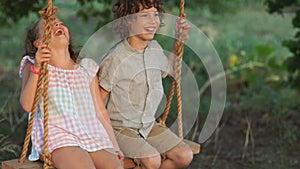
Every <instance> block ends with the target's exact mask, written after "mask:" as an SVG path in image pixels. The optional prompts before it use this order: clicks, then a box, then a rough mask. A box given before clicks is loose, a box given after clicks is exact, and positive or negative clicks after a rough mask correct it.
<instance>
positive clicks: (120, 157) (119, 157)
mask: <svg viewBox="0 0 300 169" xmlns="http://www.w3.org/2000/svg"><path fill="white" fill-rule="evenodd" d="M116 153H117V156H118V159H119V160H121V161H123V160H124V154H123V152H122V151H121V150H117V151H116Z"/></svg>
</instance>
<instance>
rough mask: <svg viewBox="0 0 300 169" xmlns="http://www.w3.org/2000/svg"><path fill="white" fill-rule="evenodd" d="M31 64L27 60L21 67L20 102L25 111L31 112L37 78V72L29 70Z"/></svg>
mask: <svg viewBox="0 0 300 169" xmlns="http://www.w3.org/2000/svg"><path fill="white" fill-rule="evenodd" d="M32 65H33V64H32V63H30V62H27V63H26V65H25V67H24V69H23V78H22V89H21V95H20V103H21V105H22V107H23V109H24V110H25V111H26V112H31V110H32V105H33V100H34V95H35V92H36V88H37V83H38V78H39V75H38V74H34V73H32V72H31V71H30V67H31V66H32Z"/></svg>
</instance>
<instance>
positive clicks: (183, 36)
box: [175, 17, 191, 41]
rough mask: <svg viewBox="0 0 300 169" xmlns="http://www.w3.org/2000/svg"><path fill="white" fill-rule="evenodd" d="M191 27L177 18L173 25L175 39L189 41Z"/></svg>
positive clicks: (184, 20)
mask: <svg viewBox="0 0 300 169" xmlns="http://www.w3.org/2000/svg"><path fill="white" fill-rule="evenodd" d="M190 28H191V26H190V25H189V24H188V23H187V21H186V19H182V18H180V17H178V18H177V19H176V24H175V35H176V39H179V40H182V41H184V40H187V39H189V35H188V33H189V31H190Z"/></svg>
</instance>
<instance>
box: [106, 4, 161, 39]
mask: <svg viewBox="0 0 300 169" xmlns="http://www.w3.org/2000/svg"><path fill="white" fill-rule="evenodd" d="M140 6H141V7H142V9H149V8H152V7H154V8H156V9H157V11H158V12H159V13H160V14H161V13H163V12H164V9H163V3H162V2H161V0H118V2H117V3H115V4H114V5H113V7H112V11H113V13H114V15H115V18H116V19H118V20H116V21H115V23H114V30H115V31H116V32H117V33H119V34H120V36H121V37H122V38H125V37H126V36H128V34H129V32H128V29H126V28H127V19H126V18H127V17H125V16H128V15H132V14H135V13H138V12H139V11H140ZM161 17H162V16H160V18H161ZM124 28H125V29H124Z"/></svg>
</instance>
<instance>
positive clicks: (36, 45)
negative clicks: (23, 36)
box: [33, 39, 41, 48]
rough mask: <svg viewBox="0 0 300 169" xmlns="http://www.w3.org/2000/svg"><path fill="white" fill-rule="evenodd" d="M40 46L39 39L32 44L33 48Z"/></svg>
mask: <svg viewBox="0 0 300 169" xmlns="http://www.w3.org/2000/svg"><path fill="white" fill-rule="evenodd" d="M40 45H41V40H40V39H37V40H35V41H34V42H33V46H34V47H36V48H38V47H39V46H40Z"/></svg>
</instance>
